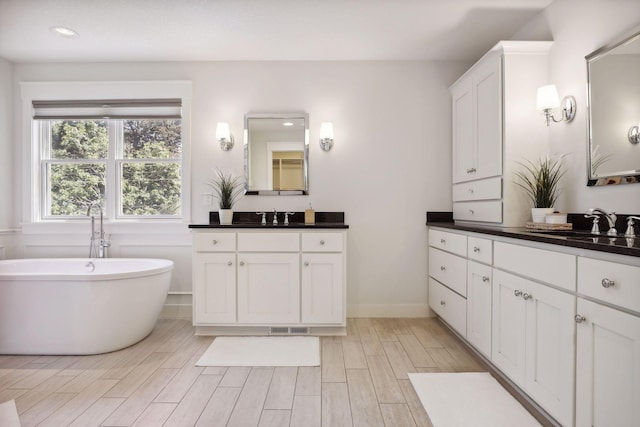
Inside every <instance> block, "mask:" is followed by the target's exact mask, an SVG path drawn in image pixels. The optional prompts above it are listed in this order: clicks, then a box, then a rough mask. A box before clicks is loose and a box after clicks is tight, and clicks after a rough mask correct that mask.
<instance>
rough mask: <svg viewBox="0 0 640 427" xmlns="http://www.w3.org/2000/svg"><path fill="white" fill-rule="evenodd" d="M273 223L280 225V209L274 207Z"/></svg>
mask: <svg viewBox="0 0 640 427" xmlns="http://www.w3.org/2000/svg"><path fill="white" fill-rule="evenodd" d="M273 225H278V211H277V210H275V208H274V209H273Z"/></svg>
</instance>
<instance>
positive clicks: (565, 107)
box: [536, 85, 576, 126]
mask: <svg viewBox="0 0 640 427" xmlns="http://www.w3.org/2000/svg"><path fill="white" fill-rule="evenodd" d="M536 104H537V105H536V108H537V110H538V111H542V112H544V116H545V118H546V119H547V126H549V123H551V120H553V121H554V122H555V123H559V122H563V121H565V122H570V121H571V120H573V118H574V117H575V116H576V99H575V98H574V97H573V96H571V95H568V96H565V97H564V98H562V102H560V97H559V96H558V89H557V88H556V85H547V86H541V87H539V88H538V96H537V103H536ZM556 107H561V108H562V117H561V118H560V119H556V118H555V117H553V114H551V109H552V108H556Z"/></svg>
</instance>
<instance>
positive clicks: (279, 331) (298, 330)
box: [269, 326, 309, 335]
mask: <svg viewBox="0 0 640 427" xmlns="http://www.w3.org/2000/svg"><path fill="white" fill-rule="evenodd" d="M269 334H270V335H309V328H306V327H293V328H285V327H277V326H275V327H273V326H272V327H271V328H269Z"/></svg>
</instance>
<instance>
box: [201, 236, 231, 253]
mask: <svg viewBox="0 0 640 427" xmlns="http://www.w3.org/2000/svg"><path fill="white" fill-rule="evenodd" d="M193 250H194V251H196V252H235V250H236V233H207V232H202V231H198V232H196V233H194V234H193Z"/></svg>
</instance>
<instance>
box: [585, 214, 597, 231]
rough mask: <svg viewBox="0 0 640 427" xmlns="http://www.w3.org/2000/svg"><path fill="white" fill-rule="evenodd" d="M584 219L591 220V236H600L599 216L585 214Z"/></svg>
mask: <svg viewBox="0 0 640 427" xmlns="http://www.w3.org/2000/svg"><path fill="white" fill-rule="evenodd" d="M584 217H585V218H593V226H592V227H591V234H600V225H599V224H598V221H600V216H599V215H595V214H593V215H589V214H586V215H585V216H584Z"/></svg>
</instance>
